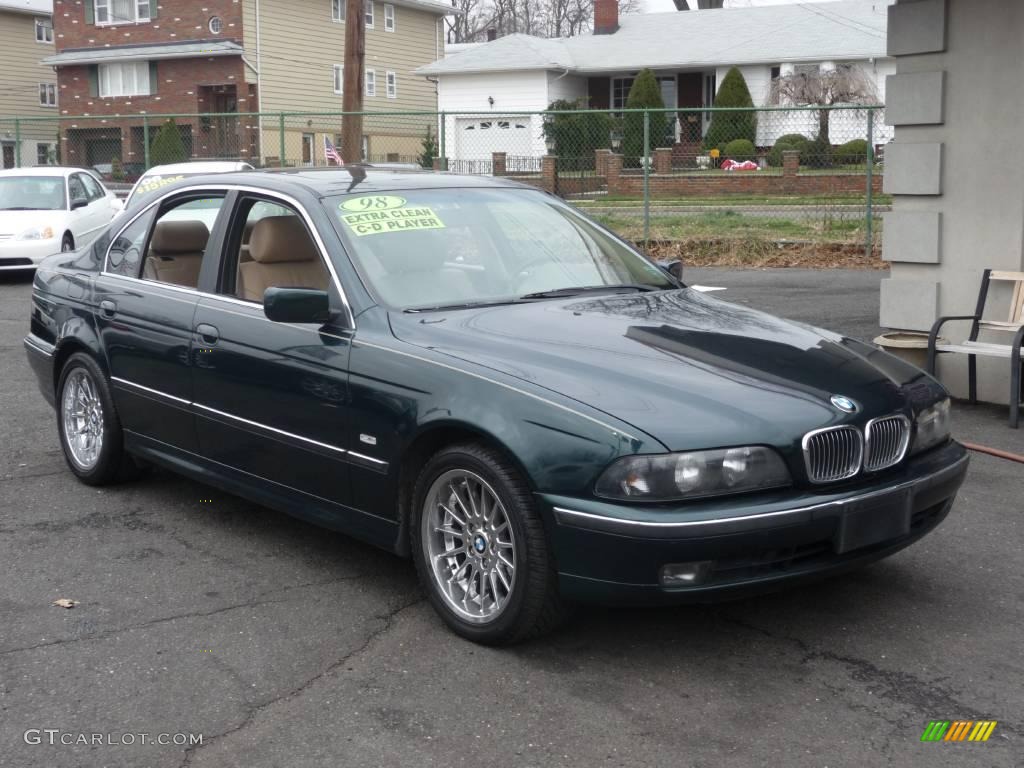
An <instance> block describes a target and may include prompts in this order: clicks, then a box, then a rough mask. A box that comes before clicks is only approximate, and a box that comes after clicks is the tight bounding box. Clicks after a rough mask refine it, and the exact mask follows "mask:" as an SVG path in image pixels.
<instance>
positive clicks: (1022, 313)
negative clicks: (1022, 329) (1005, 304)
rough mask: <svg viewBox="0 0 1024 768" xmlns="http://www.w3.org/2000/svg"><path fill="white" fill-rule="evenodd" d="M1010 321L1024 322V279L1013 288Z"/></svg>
mask: <svg viewBox="0 0 1024 768" xmlns="http://www.w3.org/2000/svg"><path fill="white" fill-rule="evenodd" d="M1010 322H1011V323H1020V322H1024V280H1021V281H1020V282H1019V283H1017V287H1016V288H1014V289H1013V301H1011V302H1010Z"/></svg>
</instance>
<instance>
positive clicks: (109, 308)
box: [100, 299, 117, 317]
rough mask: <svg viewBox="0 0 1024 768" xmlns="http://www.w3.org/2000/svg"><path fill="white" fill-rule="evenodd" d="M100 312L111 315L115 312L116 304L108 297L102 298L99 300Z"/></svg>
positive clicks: (105, 315)
mask: <svg viewBox="0 0 1024 768" xmlns="http://www.w3.org/2000/svg"><path fill="white" fill-rule="evenodd" d="M100 314H101V315H103V316H104V317H113V316H114V315H116V314H117V304H115V303H114V302H112V301H110V300H109V299H104V300H103V301H101V302H100Z"/></svg>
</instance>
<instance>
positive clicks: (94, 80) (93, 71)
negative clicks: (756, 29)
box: [89, 3, 100, 98]
mask: <svg viewBox="0 0 1024 768" xmlns="http://www.w3.org/2000/svg"><path fill="white" fill-rule="evenodd" d="M90 5H92V3H90ZM89 95H90V96H92V97H93V98H96V97H97V96H99V95H100V69H99V66H97V65H96V64H93V65H92V66H91V67H89Z"/></svg>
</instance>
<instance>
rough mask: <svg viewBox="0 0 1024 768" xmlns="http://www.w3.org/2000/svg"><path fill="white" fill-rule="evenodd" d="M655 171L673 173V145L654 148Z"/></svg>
mask: <svg viewBox="0 0 1024 768" xmlns="http://www.w3.org/2000/svg"><path fill="white" fill-rule="evenodd" d="M654 172H655V173H672V148H671V147H658V148H656V149H655V150H654Z"/></svg>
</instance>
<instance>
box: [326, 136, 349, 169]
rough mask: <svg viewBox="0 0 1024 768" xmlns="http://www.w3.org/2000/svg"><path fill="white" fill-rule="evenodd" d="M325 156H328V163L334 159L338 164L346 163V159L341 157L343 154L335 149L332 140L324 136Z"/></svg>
mask: <svg viewBox="0 0 1024 768" xmlns="http://www.w3.org/2000/svg"><path fill="white" fill-rule="evenodd" d="M324 157H326V158H327V163H328V165H329V164H330V163H331V162H332V161H333V162H335V163H337V164H338V165H344V164H345V161H344V160H342V159H341V155H339V154H338V150H337V149H335V147H334V145H333V144H332V143H331V140H330V139H329V138H327V137H326V136H324Z"/></svg>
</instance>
